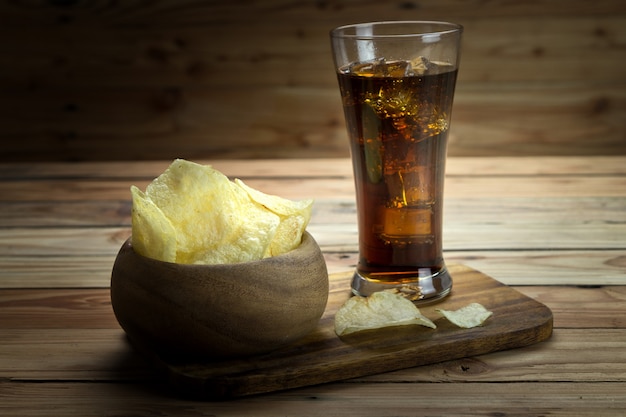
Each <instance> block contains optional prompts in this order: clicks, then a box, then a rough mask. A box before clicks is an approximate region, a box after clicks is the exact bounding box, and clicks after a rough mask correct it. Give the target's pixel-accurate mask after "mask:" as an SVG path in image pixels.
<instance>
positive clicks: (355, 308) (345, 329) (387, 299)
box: [335, 291, 437, 336]
mask: <svg viewBox="0 0 626 417" xmlns="http://www.w3.org/2000/svg"><path fill="white" fill-rule="evenodd" d="M415 324H417V325H421V326H426V327H430V328H432V329H435V328H437V326H436V325H435V323H433V322H432V321H431V320H430V319H428V318H427V317H425V316H424V315H422V313H420V311H419V309H418V308H417V307H416V306H415V304H413V303H412V302H411V301H409V300H407V299H406V298H404V297H402V296H401V295H399V294H396V293H393V292H388V291H380V292H375V293H374V294H372V295H370V296H369V297H360V296H354V297H351V298H349V299H348V300H347V301H346V302H345V303H344V304H343V305H342V306H341V307H340V308H339V310H338V311H337V313H336V314H335V333H337V335H338V336H344V335H348V334H351V333H355V332H360V331H364V330H374V329H380V328H383V327H392V326H408V325H415Z"/></svg>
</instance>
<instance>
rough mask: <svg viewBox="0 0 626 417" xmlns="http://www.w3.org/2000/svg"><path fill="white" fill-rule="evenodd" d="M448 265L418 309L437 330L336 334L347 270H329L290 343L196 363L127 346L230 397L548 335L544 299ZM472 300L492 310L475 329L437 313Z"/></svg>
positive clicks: (184, 389) (202, 388) (173, 378)
mask: <svg viewBox="0 0 626 417" xmlns="http://www.w3.org/2000/svg"><path fill="white" fill-rule="evenodd" d="M449 269H450V272H451V274H452V277H453V290H452V293H451V294H450V295H449V296H448V297H447V298H446V299H444V300H443V301H441V302H439V303H437V304H433V305H430V306H424V307H420V311H421V312H422V313H423V314H424V315H426V316H427V317H429V318H430V319H431V320H433V321H434V322H435V324H437V329H429V328H426V327H422V326H405V327H395V328H389V329H383V330H377V331H368V332H362V333H357V334H353V335H350V336H348V337H344V338H339V337H337V335H336V334H335V332H334V317H335V312H336V311H337V310H338V309H339V307H340V306H341V305H342V304H343V303H344V302H345V301H346V300H347V299H348V297H350V296H351V294H350V290H349V288H350V279H351V277H352V272H346V273H341V274H333V275H331V276H330V295H329V300H328V305H327V307H326V311H325V313H324V315H323V316H322V319H321V320H320V323H319V326H318V328H317V329H316V330H315V331H314V332H313V333H311V334H310V335H309V336H307V337H306V338H305V339H302V340H300V341H299V342H297V343H296V344H294V345H291V346H289V347H286V348H282V349H280V350H277V351H274V352H272V353H270V354H265V355H261V356H256V357H250V358H245V359H237V360H229V361H221V362H211V361H210V360H209V359H207V361H206V362H204V361H200V362H198V361H186V360H185V358H171V357H162V356H159V355H158V354H156V353H155V352H153V351H152V350H151V349H150V348H149V347H146V346H143V345H141V343H138V341H133V344H134V345H135V346H136V347H137V349H138V350H140V351H142V352H143V353H144V354H145V355H146V356H147V357H148V358H149V359H150V360H151V362H152V363H153V364H154V365H155V366H156V367H157V368H158V369H159V370H160V371H163V372H164V373H165V375H166V376H167V378H168V380H169V381H170V382H171V384H172V385H173V387H174V388H176V389H177V390H179V391H180V392H181V393H184V394H186V395H191V396H194V397H200V398H204V399H228V398H235V397H241V396H245V395H251V394H260V393H267V392H272V391H279V390H285V389H290V388H296V387H303V386H308V385H315V384H320V383H325V382H332V381H339V380H344V379H349V378H355V377H361V376H365V375H373V374H377V373H383V372H389V371H393V370H398V369H404V368H409V367H414V366H420V365H427V364H432V363H436V362H442V361H446V360H452V359H459V358H463V357H468V356H475V355H481V354H485V353H489V352H495V351H499V350H505V349H512V348H517V347H521V346H527V345H531V344H533V343H537V342H540V341H542V340H545V339H547V338H549V337H550V335H551V334H552V312H551V311H550V309H549V308H548V307H546V306H545V305H543V304H541V303H539V302H537V301H535V300H533V299H531V298H528V297H527V296H525V295H523V294H521V293H519V292H518V291H516V290H514V289H512V288H509V287H507V286H506V285H504V284H502V283H500V282H498V281H496V280H494V279H493V278H490V277H489V276H487V275H485V274H483V273H481V272H478V271H476V270H474V269H471V268H469V267H467V266H462V265H452V266H450V267H449ZM471 302H478V303H481V304H482V305H484V306H485V307H486V308H487V309H489V310H491V311H493V315H492V316H491V317H490V318H489V319H488V320H487V321H486V322H485V323H484V324H483V326H481V327H476V328H473V329H462V328H458V327H456V326H454V325H452V324H451V323H450V322H448V321H447V320H446V319H444V318H443V317H442V316H441V315H440V314H439V313H438V312H436V311H435V308H444V309H449V310H454V309H457V308H460V307H462V306H464V305H467V304H469V303H471Z"/></svg>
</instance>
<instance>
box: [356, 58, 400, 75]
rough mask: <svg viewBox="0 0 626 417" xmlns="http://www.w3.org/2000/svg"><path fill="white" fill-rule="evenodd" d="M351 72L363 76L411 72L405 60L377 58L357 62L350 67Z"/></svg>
mask: <svg viewBox="0 0 626 417" xmlns="http://www.w3.org/2000/svg"><path fill="white" fill-rule="evenodd" d="M350 72H351V73H352V74H356V75H360V76H364V77H396V78H399V77H406V76H409V75H411V74H412V71H411V64H410V63H409V62H407V61H387V60H386V59H385V58H378V59H375V60H372V61H364V62H357V63H355V64H352V65H351V67H350Z"/></svg>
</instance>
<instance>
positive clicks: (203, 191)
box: [131, 159, 313, 264]
mask: <svg viewBox="0 0 626 417" xmlns="http://www.w3.org/2000/svg"><path fill="white" fill-rule="evenodd" d="M131 194H132V200H133V201H132V202H133V207H132V242H133V247H134V249H135V250H136V251H137V252H138V253H139V254H140V255H143V256H146V257H149V258H153V259H158V260H161V261H166V262H175V263H182V264H231V263H238V262H247V261H253V260H259V259H262V258H266V257H270V256H276V255H280V254H281V253H285V252H288V251H290V250H292V249H295V248H296V247H298V246H299V245H300V242H301V240H302V234H303V233H304V231H305V229H306V227H307V225H308V223H309V220H310V218H311V211H312V205H313V200H302V201H291V200H288V199H285V198H282V197H278V196H272V195H268V194H265V193H263V192H261V191H258V190H255V189H253V188H251V187H249V186H247V185H245V184H244V183H243V182H242V181H240V180H235V181H230V179H229V178H228V177H226V176H225V175H224V174H222V173H221V172H219V171H217V170H216V169H214V168H212V167H211V166H208V165H200V164H197V163H194V162H190V161H186V160H184V159H176V160H175V161H174V162H173V163H172V164H171V165H170V166H169V167H168V168H167V169H166V170H165V171H164V172H163V173H162V174H161V175H159V176H158V177H157V178H155V179H154V180H153V181H152V182H151V183H150V184H148V186H147V187H146V191H145V193H144V192H142V191H141V190H140V189H139V188H137V187H135V186H132V187H131Z"/></svg>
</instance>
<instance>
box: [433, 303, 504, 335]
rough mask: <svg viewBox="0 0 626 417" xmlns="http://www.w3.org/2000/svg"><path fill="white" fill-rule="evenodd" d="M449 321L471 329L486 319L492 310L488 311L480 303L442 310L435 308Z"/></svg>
mask: <svg viewBox="0 0 626 417" xmlns="http://www.w3.org/2000/svg"><path fill="white" fill-rule="evenodd" d="M436 310H437V311H438V312H439V313H441V314H442V315H443V316H444V317H445V318H447V319H448V320H449V321H450V322H452V323H453V324H455V325H457V326H458V327H463V328H465V329H471V328H472V327H478V326H480V325H482V324H483V323H484V322H485V320H487V319H488V318H489V317H491V315H492V314H493V312H491V311H488V310H487V309H486V308H485V307H484V306H483V305H482V304H479V303H471V304H468V305H466V306H465V307H462V308H460V309H458V310H454V311H451V310H443V309H436Z"/></svg>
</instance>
